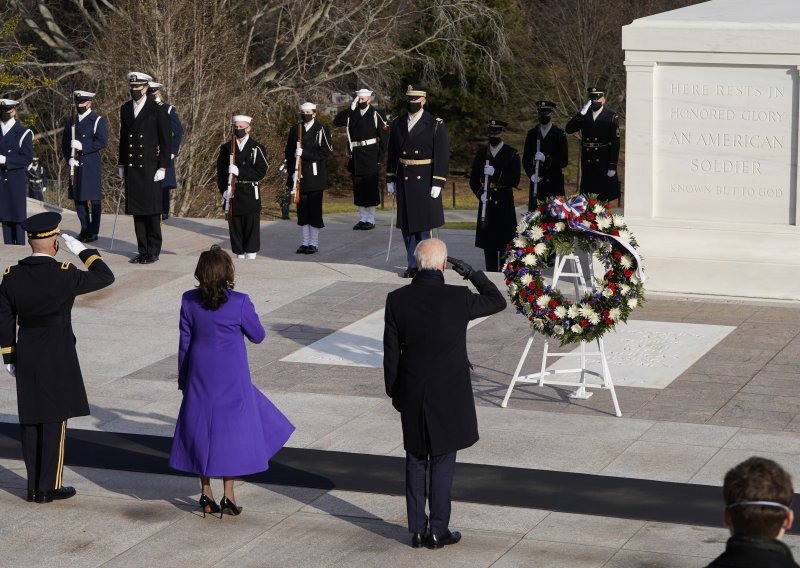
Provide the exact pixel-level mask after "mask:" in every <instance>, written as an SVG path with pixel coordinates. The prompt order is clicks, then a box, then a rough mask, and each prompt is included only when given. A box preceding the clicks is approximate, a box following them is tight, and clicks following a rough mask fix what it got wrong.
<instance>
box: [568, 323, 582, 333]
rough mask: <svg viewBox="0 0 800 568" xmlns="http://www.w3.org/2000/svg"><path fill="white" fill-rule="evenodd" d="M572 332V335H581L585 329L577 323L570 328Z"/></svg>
mask: <svg viewBox="0 0 800 568" xmlns="http://www.w3.org/2000/svg"><path fill="white" fill-rule="evenodd" d="M570 330H572V333H581V332H582V331H583V328H582V327H581V326H579V325H578V324H577V323H576V324H574V325H573V326H572V327H571V328H570Z"/></svg>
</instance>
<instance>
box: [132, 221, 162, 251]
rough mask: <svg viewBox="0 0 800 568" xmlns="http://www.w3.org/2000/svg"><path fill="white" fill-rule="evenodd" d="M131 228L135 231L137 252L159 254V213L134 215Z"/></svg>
mask: <svg viewBox="0 0 800 568" xmlns="http://www.w3.org/2000/svg"><path fill="white" fill-rule="evenodd" d="M133 228H134V230H135V231H136V244H137V245H138V246H139V254H152V255H153V256H158V255H160V254H161V214H160V213H156V214H155V215H134V216H133Z"/></svg>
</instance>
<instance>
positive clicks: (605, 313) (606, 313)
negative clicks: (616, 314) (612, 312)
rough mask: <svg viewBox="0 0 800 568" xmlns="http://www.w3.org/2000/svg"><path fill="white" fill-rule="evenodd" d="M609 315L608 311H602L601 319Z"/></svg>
mask: <svg viewBox="0 0 800 568" xmlns="http://www.w3.org/2000/svg"><path fill="white" fill-rule="evenodd" d="M608 314H609V311H608V310H603V317H605V318H607V317H608Z"/></svg>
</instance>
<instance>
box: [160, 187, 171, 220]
mask: <svg viewBox="0 0 800 568" xmlns="http://www.w3.org/2000/svg"><path fill="white" fill-rule="evenodd" d="M169 192H170V190H169V189H164V188H162V189H161V215H162V217H163V216H164V215H166V216H167V217H169Z"/></svg>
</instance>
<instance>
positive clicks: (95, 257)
mask: <svg viewBox="0 0 800 568" xmlns="http://www.w3.org/2000/svg"><path fill="white" fill-rule="evenodd" d="M95 260H100V255H99V254H93V255H92V256H90V257H89V258H87V259H86V260H85V261H84V264H85V265H86V268H89V267H90V266H91V265H92V263H93V262H94V261H95Z"/></svg>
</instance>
